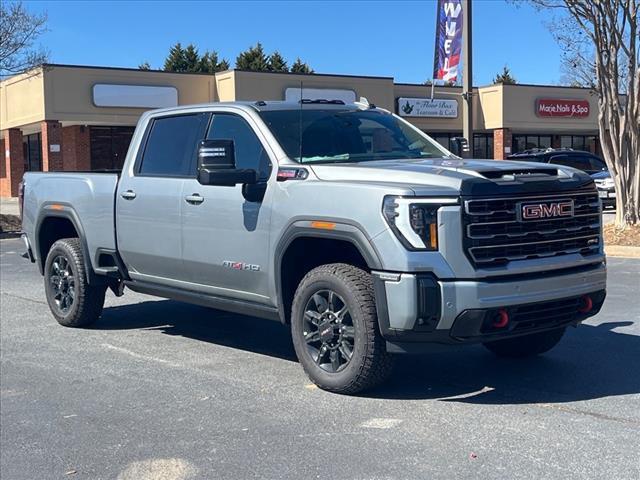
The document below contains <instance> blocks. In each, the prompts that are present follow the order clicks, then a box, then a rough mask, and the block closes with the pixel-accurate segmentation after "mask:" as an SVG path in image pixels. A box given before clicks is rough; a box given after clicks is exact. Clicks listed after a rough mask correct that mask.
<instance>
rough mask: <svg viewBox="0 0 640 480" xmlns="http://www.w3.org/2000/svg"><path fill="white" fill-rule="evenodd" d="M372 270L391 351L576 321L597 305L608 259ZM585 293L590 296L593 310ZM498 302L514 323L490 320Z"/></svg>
mask: <svg viewBox="0 0 640 480" xmlns="http://www.w3.org/2000/svg"><path fill="white" fill-rule="evenodd" d="M373 276H374V288H375V294H376V302H377V309H378V319H379V324H380V330H381V333H382V335H383V337H384V338H385V339H386V340H387V342H388V347H389V349H390V351H409V350H413V349H414V347H415V346H416V345H415V344H445V345H462V344H468V343H481V342H485V341H489V340H495V339H498V338H506V337H512V336H518V335H526V334H530V333H534V332H537V331H542V330H550V329H553V328H558V327H560V326H565V325H571V324H577V323H579V322H581V321H583V320H585V319H586V318H588V317H590V316H593V315H595V314H596V313H598V311H599V310H600V307H601V306H602V304H603V302H604V299H605V289H606V266H605V264H604V263H603V262H600V263H595V264H591V265H587V266H582V267H577V268H573V269H566V270H562V271H555V272H547V273H538V274H528V275H512V276H508V277H502V278H493V279H474V280H445V279H438V278H436V277H434V276H433V275H430V274H408V273H402V274H395V273H389V272H373ZM585 296H589V298H590V300H589V301H590V302H591V307H590V308H589V309H588V310H586V309H585V308H584V307H585V305H583V303H584V302H585V301H586V300H585V299H584V297H585ZM500 310H504V311H505V312H506V313H507V315H508V316H509V318H510V321H509V323H508V324H507V326H505V327H502V328H499V329H495V328H490V327H491V325H492V324H493V323H494V321H493V320H494V317H495V316H496V315H497V314H499V312H500ZM580 310H583V311H580ZM407 344H409V345H407ZM408 347H411V348H408Z"/></svg>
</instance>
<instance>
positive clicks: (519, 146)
mask: <svg viewBox="0 0 640 480" xmlns="http://www.w3.org/2000/svg"><path fill="white" fill-rule="evenodd" d="M512 143H513V153H518V152H522V151H524V150H526V148H525V145H526V143H525V136H524V135H514V136H513V141H512Z"/></svg>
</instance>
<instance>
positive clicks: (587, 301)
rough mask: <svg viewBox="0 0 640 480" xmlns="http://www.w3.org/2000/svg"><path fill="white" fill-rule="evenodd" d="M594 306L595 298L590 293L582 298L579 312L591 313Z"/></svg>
mask: <svg viewBox="0 0 640 480" xmlns="http://www.w3.org/2000/svg"><path fill="white" fill-rule="evenodd" d="M592 308H593V300H591V297H590V296H589V295H585V296H584V297H582V298H581V299H580V307H578V312H580V313H589V312H590V311H591V309H592Z"/></svg>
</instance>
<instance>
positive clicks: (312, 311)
mask: <svg viewBox="0 0 640 480" xmlns="http://www.w3.org/2000/svg"><path fill="white" fill-rule="evenodd" d="M291 332H292V337H293V344H294V347H295V350H296V354H297V356H298V359H299V360H300V363H301V364H302V367H303V368H304V370H305V372H306V373H307V375H308V376H309V378H310V379H311V380H312V381H313V382H314V383H315V384H316V385H318V386H319V387H320V388H322V389H325V390H329V391H332V392H338V393H346V394H353V393H357V392H360V391H363V390H366V389H368V388H372V387H374V386H375V385H378V384H380V383H381V382H383V381H384V380H385V379H386V378H387V377H388V375H389V374H390V372H391V368H392V357H391V355H389V354H388V353H387V351H386V348H385V342H384V340H383V338H382V336H381V335H380V332H379V330H378V319H377V314H376V306H375V298H374V294H373V285H372V280H371V275H370V274H368V273H367V272H365V271H363V270H361V269H359V268H356V267H354V266H352V265H347V264H340V263H336V264H329V265H323V266H320V267H318V268H315V269H313V270H311V271H310V272H309V273H308V274H307V275H306V276H305V277H304V278H303V279H302V282H301V283H300V285H299V286H298V289H297V291H296V294H295V297H294V301H293V308H292V318H291Z"/></svg>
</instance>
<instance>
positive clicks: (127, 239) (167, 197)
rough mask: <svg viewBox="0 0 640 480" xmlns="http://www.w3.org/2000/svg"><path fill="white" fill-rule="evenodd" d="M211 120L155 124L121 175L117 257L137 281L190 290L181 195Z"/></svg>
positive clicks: (181, 118) (192, 117) (185, 118)
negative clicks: (186, 265)
mask: <svg viewBox="0 0 640 480" xmlns="http://www.w3.org/2000/svg"><path fill="white" fill-rule="evenodd" d="M208 120H209V114H208V113H194V114H188V115H174V116H166V117H158V118H155V119H153V120H152V121H151V122H150V124H149V127H148V130H147V133H146V142H145V141H144V140H143V142H142V144H143V146H144V151H142V152H141V153H139V154H138V159H137V161H136V164H135V166H134V168H133V171H125V172H123V173H122V178H121V180H120V184H119V186H118V192H117V197H116V222H117V225H116V227H117V228H116V232H117V235H118V249H119V252H120V254H121V256H122V258H123V260H124V261H125V263H126V264H127V266H128V267H129V274H130V276H131V278H132V279H134V280H140V281H147V282H152V283H160V284H165V285H170V286H175V287H183V286H186V285H185V282H187V281H188V278H187V274H186V271H185V269H184V266H183V263H182V236H181V214H182V202H183V200H182V191H183V188H184V184H185V182H187V181H188V179H189V176H190V175H192V170H193V167H194V165H195V158H196V150H197V144H198V143H199V141H200V140H201V139H202V137H203V136H204V132H205V129H206V125H207V122H208ZM141 148H142V147H141Z"/></svg>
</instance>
